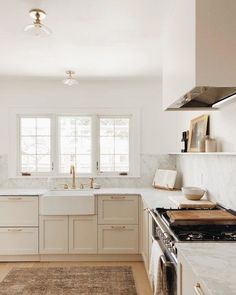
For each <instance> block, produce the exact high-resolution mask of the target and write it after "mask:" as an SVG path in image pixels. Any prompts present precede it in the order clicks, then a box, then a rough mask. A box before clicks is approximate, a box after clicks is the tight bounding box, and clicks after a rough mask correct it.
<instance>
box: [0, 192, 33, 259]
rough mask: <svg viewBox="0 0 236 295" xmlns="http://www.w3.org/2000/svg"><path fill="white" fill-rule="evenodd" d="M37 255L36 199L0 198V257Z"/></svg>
mask: <svg viewBox="0 0 236 295" xmlns="http://www.w3.org/2000/svg"><path fill="white" fill-rule="evenodd" d="M34 254H38V197H33V196H1V197H0V255H34Z"/></svg>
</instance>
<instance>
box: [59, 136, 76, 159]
mask: <svg viewBox="0 0 236 295" xmlns="http://www.w3.org/2000/svg"><path fill="white" fill-rule="evenodd" d="M61 154H71V155H74V154H75V137H61Z"/></svg>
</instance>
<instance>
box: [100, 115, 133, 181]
mask: <svg viewBox="0 0 236 295" xmlns="http://www.w3.org/2000/svg"><path fill="white" fill-rule="evenodd" d="M101 118H107V119H121V118H122V119H123V118H124V119H129V171H128V172H127V175H130V174H131V175H132V164H133V157H132V156H131V155H133V153H132V147H133V142H134V138H133V137H134V134H133V132H132V130H133V128H132V121H133V120H132V119H133V118H132V115H98V116H97V119H98V123H97V126H98V135H97V142H98V147H97V150H98V160H97V161H98V169H97V174H98V175H106V176H119V175H120V172H116V171H113V172H103V171H100V145H99V141H100V119H101Z"/></svg>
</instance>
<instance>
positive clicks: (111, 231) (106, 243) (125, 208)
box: [98, 195, 139, 254]
mask: <svg viewBox="0 0 236 295" xmlns="http://www.w3.org/2000/svg"><path fill="white" fill-rule="evenodd" d="M98 253H99V254H138V253H139V196H130V195H129V196H127V195H111V196H107V195H104V196H99V197H98Z"/></svg>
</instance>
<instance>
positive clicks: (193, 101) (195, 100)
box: [169, 86, 236, 110]
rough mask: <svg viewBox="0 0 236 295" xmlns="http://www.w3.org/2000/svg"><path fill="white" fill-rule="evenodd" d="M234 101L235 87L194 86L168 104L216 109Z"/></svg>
mask: <svg viewBox="0 0 236 295" xmlns="http://www.w3.org/2000/svg"><path fill="white" fill-rule="evenodd" d="M235 101H236V87H207V86H201V87H195V88H193V89H192V90H191V91H189V92H188V93H186V94H185V95H184V96H182V97H181V98H180V99H179V100H177V101H176V102H174V103H173V104H172V105H170V107H169V110H176V109H185V110H186V109H201V108H203V109H206V108H208V109H211V108H212V109H218V108H220V107H222V106H223V105H226V104H229V103H232V102H235Z"/></svg>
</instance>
